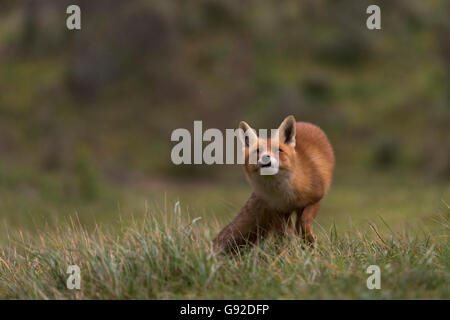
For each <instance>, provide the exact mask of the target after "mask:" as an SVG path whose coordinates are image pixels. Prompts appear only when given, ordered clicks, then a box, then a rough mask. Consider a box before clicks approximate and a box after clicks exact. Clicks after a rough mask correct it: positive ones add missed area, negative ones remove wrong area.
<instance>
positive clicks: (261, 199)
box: [214, 116, 334, 250]
mask: <svg viewBox="0 0 450 320" xmlns="http://www.w3.org/2000/svg"><path fill="white" fill-rule="evenodd" d="M240 128H241V129H243V130H244V131H246V132H247V133H248V134H249V135H250V136H252V135H254V136H253V138H254V140H253V141H256V142H255V143H250V142H249V139H246V138H245V137H244V138H243V139H244V140H245V143H246V150H245V160H246V161H245V164H244V172H245V175H246V177H247V180H248V181H249V182H250V184H251V186H252V187H253V193H252V195H251V196H250V198H249V199H248V200H247V202H246V204H245V206H244V207H243V208H242V209H241V212H240V213H239V215H238V216H236V218H235V219H234V220H233V221H232V222H231V223H230V224H229V225H227V226H226V227H225V228H224V229H223V230H222V231H221V232H220V233H219V235H218V236H217V237H216V238H215V239H214V245H215V247H216V248H217V249H219V250H230V249H233V248H236V247H237V246H240V245H243V244H245V243H247V242H250V243H256V242H257V241H258V240H259V239H261V238H262V237H264V236H265V235H266V234H267V233H268V232H269V231H273V232H275V233H276V234H278V235H283V234H284V233H285V232H286V231H288V229H290V228H292V223H291V221H290V219H291V216H292V214H293V213H295V214H296V215H297V220H296V223H295V229H294V230H295V232H296V233H297V234H298V235H301V236H302V237H303V238H304V239H305V240H306V241H307V242H309V243H313V242H314V241H315V240H316V236H315V235H314V234H313V232H312V230H311V224H312V222H313V220H314V218H315V216H316V215H317V212H318V210H319V207H320V202H321V200H322V198H323V197H324V196H325V194H326V192H327V190H328V188H329V187H330V184H331V180H332V176H333V170H334V153H333V149H332V147H331V144H330V142H329V141H328V138H327V136H326V135H325V133H324V132H323V131H322V130H321V129H320V128H319V127H317V126H315V125H313V124H311V123H306V122H295V118H294V117H293V116H289V117H287V118H286V119H285V120H284V121H283V122H282V124H281V125H280V127H279V136H277V137H271V138H269V139H267V141H262V139H260V138H258V137H257V136H256V133H254V131H253V130H251V128H250V127H249V126H248V124H247V123H245V122H241V124H240ZM273 139H278V141H279V150H272V149H273V148H272V145H276V144H275V143H274V142H273ZM250 140H251V139H250ZM252 153H255V154H256V155H257V159H258V160H262V157H265V160H267V159H271V161H273V162H276V161H277V160H276V153H278V159H279V160H278V163H279V170H278V173H277V174H275V175H261V174H260V171H259V170H260V169H261V166H267V165H266V164H265V162H261V161H258V164H250V163H249V156H250V154H252Z"/></svg>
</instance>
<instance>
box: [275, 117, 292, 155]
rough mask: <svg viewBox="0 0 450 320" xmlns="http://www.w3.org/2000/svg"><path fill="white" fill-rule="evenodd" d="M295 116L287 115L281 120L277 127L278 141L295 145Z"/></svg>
mask: <svg viewBox="0 0 450 320" xmlns="http://www.w3.org/2000/svg"><path fill="white" fill-rule="evenodd" d="M295 124H296V121H295V118H294V116H289V117H287V118H286V119H284V120H283V122H282V123H281V124H280V126H279V128H278V133H279V137H280V142H281V143H285V144H287V145H290V146H292V147H295Z"/></svg>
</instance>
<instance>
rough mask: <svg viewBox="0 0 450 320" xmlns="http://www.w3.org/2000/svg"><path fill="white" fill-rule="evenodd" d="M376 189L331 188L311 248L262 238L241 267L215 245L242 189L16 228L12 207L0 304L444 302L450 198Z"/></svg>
mask: <svg viewBox="0 0 450 320" xmlns="http://www.w3.org/2000/svg"><path fill="white" fill-rule="evenodd" d="M372 182H373V183H370V184H368V183H365V184H361V185H357V184H351V183H347V184H341V183H340V182H339V179H338V181H337V182H336V184H335V185H334V186H333V189H332V191H331V192H330V194H329V195H328V197H327V200H326V202H325V204H324V206H323V208H322V210H321V213H320V214H319V217H318V219H317V222H316V223H315V226H314V227H315V229H314V230H315V233H316V234H317V236H318V239H319V242H318V244H317V246H316V248H314V249H312V248H303V246H302V243H301V241H300V240H299V239H297V238H294V237H290V238H287V239H284V241H282V242H279V241H278V240H277V239H273V238H269V239H267V241H266V242H264V243H263V244H262V245H261V246H260V247H255V248H251V249H249V250H246V251H245V252H243V253H242V254H241V255H238V256H224V255H215V254H214V253H213V252H212V248H211V240H212V239H213V237H214V236H215V235H216V234H217V232H218V231H219V230H220V228H221V227H223V226H224V225H225V223H227V222H228V221H229V220H230V219H231V218H232V216H233V215H234V214H235V213H236V211H237V210H238V209H239V206H241V205H242V204H243V201H245V198H246V197H247V196H248V193H249V188H248V187H247V186H245V187H244V186H241V187H236V188H234V189H233V188H230V187H222V188H220V187H212V186H204V187H191V188H190V189H189V192H187V191H186V188H185V187H178V188H176V187H175V188H171V189H170V190H171V191H170V192H168V193H166V194H165V195H161V192H159V191H158V192H148V191H142V190H141V191H140V193H139V192H130V191H128V192H127V191H123V192H117V191H116V194H117V195H121V196H120V197H121V198H118V199H120V204H119V205H117V203H116V202H114V200H112V199H111V198H109V197H106V198H104V199H101V200H99V201H98V202H97V203H94V204H91V205H86V206H81V205H80V204H79V203H77V202H75V203H74V204H72V205H73V208H72V209H73V211H72V212H71V210H69V209H68V208H66V209H65V210H63V209H61V208H63V207H64V206H63V205H62V204H61V203H60V204H56V202H55V200H54V199H53V200H52V201H53V202H51V203H54V206H53V208H54V210H53V211H52V212H51V213H48V215H47V216H45V215H44V216H40V218H39V219H37V218H36V219H37V220H38V224H37V225H29V224H28V225H27V224H26V221H27V216H23V217H21V218H20V217H19V218H17V217H16V219H13V218H12V217H13V216H15V215H19V214H20V212H16V213H15V214H14V212H13V209H12V207H11V206H10V207H9V209H10V211H9V212H6V214H5V215H4V217H3V218H4V220H3V227H1V228H0V229H3V230H2V231H3V235H1V236H0V240H1V241H2V243H3V244H4V245H3V246H2V249H1V250H0V298H7V299H331V298H338V299H416V298H421V299H449V298H450V290H449V285H448V284H449V271H450V253H449V242H448V230H449V225H450V222H449V213H450V208H449V207H448V200H446V199H448V197H447V196H448V195H449V191H450V189H449V186H448V185H426V186H425V185H421V184H417V185H414V184H411V185H409V186H408V188H405V186H404V185H402V184H398V185H395V184H394V183H392V181H391V183H390V184H387V182H386V181H384V182H383V181H382V180H379V181H377V182H375V181H372ZM386 190H388V192H386ZM5 194H6V195H5ZM14 194H15V193H14ZM2 195H3V197H5V196H6V197H11V196H12V195H8V194H7V192H6V191H5V192H4V193H2ZM38 198H40V197H38ZM158 199H159V200H160V201H158ZM161 199H165V200H163V201H161ZM0 200H4V199H1V198H0ZM30 201H31V200H30ZM41 201H42V199H40V200H39V201H38V200H35V201H34V200H33V201H31V202H30V203H28V205H27V207H26V208H27V210H28V211H29V210H31V212H28V213H29V214H30V215H32V213H33V210H32V209H31V208H33V204H36V205H37V206H38V207H37V208H35V210H36V211H37V212H40V213H41V214H43V212H45V210H44V209H43V208H42V207H39V206H40V205H41ZM111 201H112V202H114V204H111V203H110V202H111ZM2 202H3V201H2ZM46 206H49V203H47V204H46ZM76 208H78V209H77V210H76V211H77V212H78V213H76V212H75V209H76ZM58 210H61V211H62V212H66V213H67V215H65V216H64V215H62V214H61V213H55V211H58ZM17 211H20V210H17ZM92 211H95V212H97V214H98V215H95V216H94V217H91V219H88V217H87V216H88V215H89V214H92ZM108 213H109V215H108ZM55 215H56V216H55ZM198 217H201V219H198ZM36 219H35V220H36ZM41 220H44V221H48V220H50V221H52V223H43V222H42V221H41ZM11 221H12V222H14V223H12V222H11ZM69 265H78V266H79V267H80V269H81V289H80V290H69V289H67V287H66V281H67V278H68V276H69V275H68V274H66V270H67V268H68V266H69ZM369 265H378V266H379V267H380V269H381V289H380V290H369V289H368V288H367V286H366V280H367V278H368V277H369V274H367V273H366V269H367V267H368V266H369Z"/></svg>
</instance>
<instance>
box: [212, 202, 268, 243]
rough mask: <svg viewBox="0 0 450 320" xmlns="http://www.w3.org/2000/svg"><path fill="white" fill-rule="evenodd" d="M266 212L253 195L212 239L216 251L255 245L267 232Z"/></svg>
mask: <svg viewBox="0 0 450 320" xmlns="http://www.w3.org/2000/svg"><path fill="white" fill-rule="evenodd" d="M266 215H267V210H266V208H265V206H264V205H263V203H262V202H261V200H260V199H259V198H257V197H256V196H255V195H254V194H252V195H251V196H250V198H249V199H248V200H247V203H246V204H245V206H244V207H243V208H242V209H241V212H240V213H239V214H238V215H237V216H236V218H234V220H233V221H232V222H231V223H230V224H229V225H227V226H226V227H225V228H223V229H222V231H220V233H219V235H218V236H217V237H216V238H215V239H214V247H215V248H216V250H219V251H220V250H224V251H230V250H232V249H238V248H239V247H240V246H242V245H245V244H247V243H250V244H252V243H257V242H258V241H259V239H261V238H262V237H263V236H264V235H265V234H266V233H267V231H268V227H269V226H268V225H267V219H266Z"/></svg>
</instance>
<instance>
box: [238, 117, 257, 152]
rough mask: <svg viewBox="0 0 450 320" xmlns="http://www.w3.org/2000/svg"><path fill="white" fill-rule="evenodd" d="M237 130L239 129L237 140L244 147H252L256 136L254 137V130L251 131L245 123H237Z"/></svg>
mask: <svg viewBox="0 0 450 320" xmlns="http://www.w3.org/2000/svg"><path fill="white" fill-rule="evenodd" d="M239 129H241V130H239V138H240V139H241V141H242V143H243V144H244V145H245V146H246V147H249V146H251V145H253V144H254V143H255V142H256V141H257V139H258V136H257V135H256V132H255V130H253V129H252V128H251V127H250V126H249V125H248V123H247V122H245V121H241V122H240V123H239Z"/></svg>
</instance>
